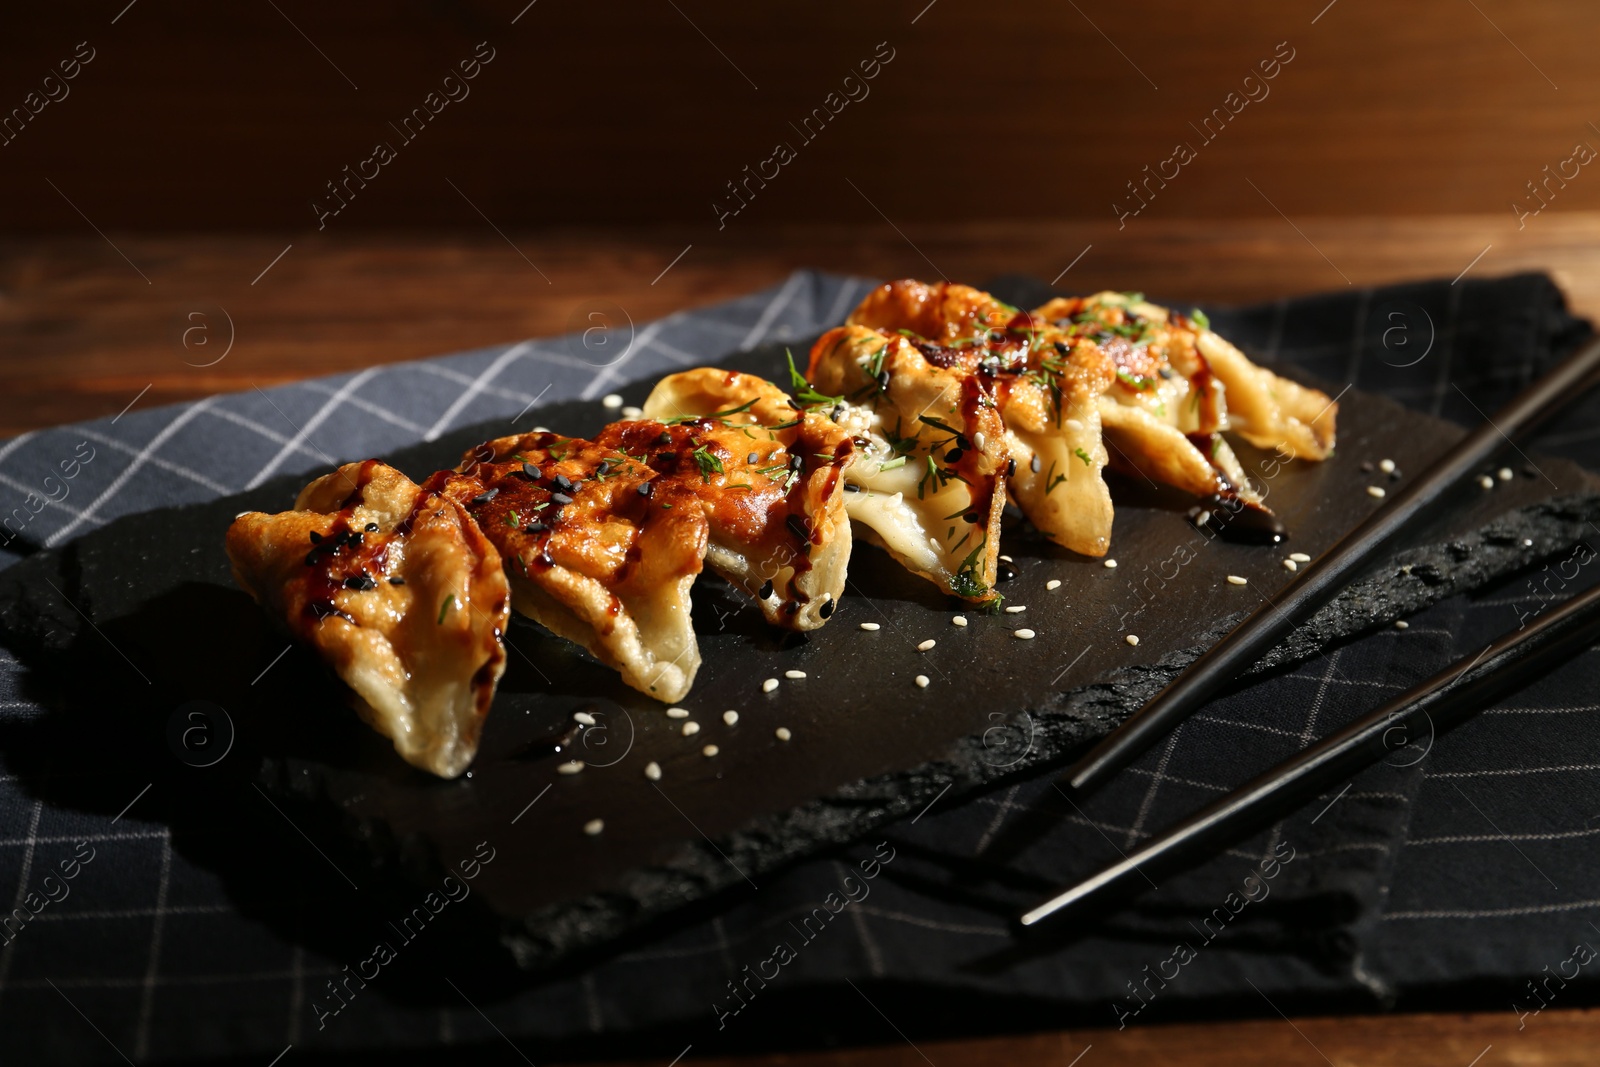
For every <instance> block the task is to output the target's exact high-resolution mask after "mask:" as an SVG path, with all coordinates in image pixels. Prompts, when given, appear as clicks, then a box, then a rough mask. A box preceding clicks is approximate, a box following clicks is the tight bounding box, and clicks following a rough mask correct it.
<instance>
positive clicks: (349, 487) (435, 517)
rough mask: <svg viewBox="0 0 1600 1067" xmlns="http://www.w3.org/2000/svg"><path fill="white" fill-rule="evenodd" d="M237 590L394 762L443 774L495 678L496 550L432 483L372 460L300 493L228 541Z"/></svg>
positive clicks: (471, 730)
mask: <svg viewBox="0 0 1600 1067" xmlns="http://www.w3.org/2000/svg"><path fill="white" fill-rule="evenodd" d="M227 551H228V558H229V560H230V561H231V563H232V565H233V573H234V577H235V579H236V580H237V581H238V583H239V585H240V586H241V587H243V588H244V590H245V591H246V592H248V593H249V594H250V595H251V596H252V597H254V598H255V599H256V601H257V602H259V603H260V604H261V605H262V606H263V607H265V608H266V609H267V610H268V611H269V612H270V613H271V614H272V615H273V616H274V617H275V618H276V619H277V620H278V621H279V622H280V623H282V624H283V625H284V626H285V627H286V628H287V629H288V631H289V633H290V634H291V635H292V636H293V637H294V638H295V639H297V640H299V641H302V642H304V643H305V644H308V645H310V646H311V647H312V648H314V649H315V650H316V651H317V653H318V654H319V655H320V656H321V657H322V659H323V660H324V661H325V662H327V663H328V664H330V665H331V666H332V667H333V669H334V670H335V671H336V672H337V673H338V675H339V677H340V678H341V679H343V680H344V682H345V684H347V685H348V686H349V687H350V688H351V690H352V691H353V692H354V695H355V697H356V710H357V711H358V713H359V714H360V715H361V717H362V718H363V719H364V720H366V721H367V723H369V724H370V725H371V726H372V727H373V728H374V729H375V730H377V731H378V732H379V733H381V734H383V735H384V736H386V737H388V738H390V739H391V740H392V741H393V742H394V747H395V751H396V752H398V753H399V754H400V755H401V757H402V758H404V759H405V760H406V762H408V763H410V764H412V765H413V766H416V767H420V768H422V769H423V770H427V771H431V772H433V773H434V774H437V775H439V776H441V777H444V778H454V777H456V776H457V775H459V774H460V773H461V772H462V771H464V770H466V768H467V766H468V765H469V764H470V763H471V762H472V758H473V756H474V755H475V754H476V752H477V748H478V737H479V734H480V732H481V730H482V727H483V720H484V718H485V716H487V715H488V713H489V704H490V702H491V701H492V700H493V698H494V690H495V685H496V683H497V682H498V681H499V679H500V675H501V673H502V672H503V671H504V670H505V648H504V646H503V644H502V634H503V633H504V631H505V626H506V621H507V618H508V612H509V607H510V590H509V588H508V587H507V584H506V578H505V573H504V572H503V571H502V569H501V565H500V555H499V553H498V552H497V551H496V550H495V547H494V545H493V544H491V543H490V542H489V541H488V540H487V539H486V538H485V537H484V536H483V533H482V531H481V530H480V529H479V528H478V525H477V523H476V522H474V521H473V519H472V517H471V516H470V515H468V514H467V513H466V511H465V510H464V509H463V508H462V507H461V506H460V505H459V504H458V503H457V502H456V501H454V500H452V499H451V498H450V497H449V496H447V495H444V494H441V493H440V492H438V486H437V485H434V484H432V483H430V486H428V487H424V486H419V485H417V484H416V483H414V482H412V481H411V480H410V479H409V478H407V477H406V476H405V475H403V474H401V473H400V472H399V471H397V470H395V469H394V468H393V467H390V466H387V465H385V464H383V463H380V462H379V461H377V460H370V459H369V460H367V461H365V462H364V463H348V464H346V465H344V466H343V467H340V468H339V469H338V470H337V471H335V472H334V473H332V474H328V475H324V476H323V477H321V478H318V479H317V480H316V481H314V482H312V483H311V484H310V485H308V486H306V488H305V489H304V490H302V491H301V493H300V496H299V498H298V499H297V500H296V501H295V506H294V510H293V511H286V512H282V513H280V514H277V515H267V514H263V513H261V512H247V513H245V514H243V515H240V516H238V517H237V518H236V519H234V521H233V524H232V525H231V526H229V528H228V533H227Z"/></svg>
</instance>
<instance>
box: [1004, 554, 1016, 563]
mask: <svg viewBox="0 0 1600 1067" xmlns="http://www.w3.org/2000/svg"><path fill="white" fill-rule="evenodd" d="M1000 558H1001V559H1003V560H1005V561H1006V562H1007V563H1015V562H1016V560H1014V559H1012V558H1011V557H1010V556H1001V557H1000Z"/></svg>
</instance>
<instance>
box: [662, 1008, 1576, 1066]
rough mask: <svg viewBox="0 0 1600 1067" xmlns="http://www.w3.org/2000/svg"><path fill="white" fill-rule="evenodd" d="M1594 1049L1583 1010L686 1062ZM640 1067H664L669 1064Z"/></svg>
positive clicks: (1505, 1053)
mask: <svg viewBox="0 0 1600 1067" xmlns="http://www.w3.org/2000/svg"><path fill="white" fill-rule="evenodd" d="M885 1029H886V1030H887V1027H885ZM888 1040H889V1041H893V1040H894V1038H893V1036H892V1035H891V1036H890V1037H889V1038H888ZM1086 1047H1087V1048H1088V1052H1087V1054H1085V1051H1084V1050H1085V1048H1086ZM1596 1048H1600V1010H1594V1009H1590V1010H1568V1011H1547V1012H1544V1013H1543V1014H1541V1015H1540V1016H1539V1018H1538V1021H1537V1025H1529V1027H1528V1028H1527V1030H1525V1031H1523V1032H1522V1033H1520V1034H1519V1033H1518V1032H1517V1023H1516V1017H1515V1016H1513V1015H1512V1014H1511V1013H1510V1012H1509V1011H1508V1012H1504V1013H1497V1014H1489V1013H1484V1014H1474V1015H1452V1014H1427V1015H1393V1016H1361V1017H1356V1018H1350V1017H1315V1018H1295V1019H1294V1020H1293V1021H1292V1023H1291V1021H1290V1020H1288V1019H1284V1018H1278V1017H1273V1018H1267V1019H1259V1020H1252V1021H1249V1022H1229V1023H1179V1024H1172V1025H1166V1026H1138V1027H1129V1028H1128V1029H1126V1030H1121V1031H1118V1030H1089V1029H1083V1030H1063V1031H1059V1032H1056V1033H1048V1034H1028V1035H1024V1036H1018V1037H997V1038H986V1039H983V1040H978V1041H937V1042H928V1043H926V1044H919V1045H918V1046H917V1047H913V1046H911V1045H910V1044H907V1043H904V1042H896V1043H893V1044H884V1045H882V1046H879V1047H875V1048H860V1049H846V1050H841V1051H833V1052H817V1053H797V1054H792V1055H775V1056H766V1057H757V1058H753V1059H752V1058H742V1059H721V1058H710V1059H699V1060H694V1061H692V1062H693V1063H694V1064H695V1065H696V1067H733V1065H735V1064H739V1065H741V1067H757V1065H769V1067H778V1065H780V1064H781V1065H782V1067H928V1064H937V1065H938V1067H991V1065H994V1064H1030V1065H1038V1067H1071V1065H1073V1064H1077V1065H1078V1067H1153V1065H1161V1064H1182V1065H1183V1067H1295V1065H1300V1064H1303V1065H1305V1067H1314V1065H1321V1064H1323V1063H1327V1064H1329V1065H1331V1067H1468V1065H1469V1064H1472V1065H1475V1067H1508V1065H1512V1067H1590V1065H1592V1064H1593V1063H1594V1062H1595V1049H1596ZM1486 1049H1487V1054H1485V1050H1486ZM1480 1055H1481V1056H1482V1058H1481V1059H1479V1058H1477V1057H1479V1056H1480ZM1079 1057H1081V1059H1080V1058H1079ZM640 1062H641V1063H644V1062H649V1063H652V1064H659V1065H664V1064H666V1063H667V1062H668V1060H667V1058H666V1057H664V1058H662V1059H661V1060H659V1061H640ZM685 1062H686V1063H687V1062H690V1061H685Z"/></svg>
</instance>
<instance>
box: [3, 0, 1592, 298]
mask: <svg viewBox="0 0 1600 1067" xmlns="http://www.w3.org/2000/svg"><path fill="white" fill-rule="evenodd" d="M125 8H127V10H124V9H125ZM275 8H276V9H277V10H275ZM119 13H121V14H120V17H118V15H119ZM519 13H520V15H521V17H520V18H519V17H518V15H519ZM113 18H116V22H115V23H114V24H113V22H112V19H113ZM514 19H515V20H516V21H515V22H513V20H514ZM6 21H7V25H6V32H4V33H3V34H0V115H8V114H10V112H11V109H13V108H16V107H20V106H24V103H25V101H26V100H27V99H28V94H29V93H30V92H34V91H40V90H41V89H43V88H46V87H45V86H44V82H43V79H44V78H45V77H46V76H47V75H49V74H50V73H51V72H52V71H53V70H56V69H57V67H58V64H59V63H60V62H61V60H63V59H65V58H68V57H70V56H72V55H73V53H74V50H75V48H76V46H77V44H78V42H80V41H87V42H88V45H89V47H90V48H91V49H93V52H94V57H95V58H94V59H93V60H92V61H91V62H90V63H89V65H87V66H86V67H84V68H83V69H82V71H81V72H80V73H79V75H78V77H77V78H75V79H74V80H73V81H71V82H70V83H68V85H67V86H66V89H67V90H68V91H69V92H68V95H66V96H65V98H63V99H60V100H59V101H58V102H56V103H48V104H42V105H39V107H40V110H39V113H38V114H37V115H36V116H32V117H31V118H24V119H22V120H19V122H18V124H17V125H18V130H19V131H20V132H16V133H15V134H14V135H8V136H14V139H13V140H10V141H9V142H8V143H0V159H3V160H4V166H3V167H0V203H3V204H4V205H5V220H6V226H7V227H9V228H11V229H12V230H18V229H29V230H36V231H37V230H53V231H70V232H88V231H87V230H86V229H85V228H84V223H83V219H82V218H80V216H79V215H78V214H77V211H76V210H75V209H74V207H73V204H75V205H76V206H77V208H81V209H82V211H83V213H84V214H85V215H87V216H88V217H89V218H91V219H93V220H94V221H95V223H96V224H97V225H99V226H100V227H101V228H102V229H105V230H108V231H109V230H112V229H126V228H139V229H156V228H167V229H173V228H182V229H195V230H212V231H214V230H223V229H234V230H237V229H248V228H259V227H279V228H284V229H286V230H290V231H294V232H300V233H309V232H312V231H314V230H315V229H316V226H317V221H316V219H317V216H316V214H315V213H314V212H313V210H312V208H311V203H312V201H313V199H314V198H318V197H323V196H325V192H324V190H325V183H326V182H328V181H330V180H334V179H337V178H338V177H339V176H340V174H341V171H342V168H344V167H345V166H347V165H349V166H355V165H356V164H358V163H359V161H361V160H362V159H363V158H366V157H367V156H368V155H369V154H370V153H371V150H372V148H373V146H374V144H375V143H377V142H380V141H388V142H391V143H392V144H393V145H394V147H395V150H396V153H397V157H398V158H397V159H396V160H395V161H394V162H392V163H389V164H387V165H385V166H383V167H382V168H381V174H380V176H379V177H376V178H374V179H373V180H372V181H371V182H370V183H369V184H368V185H366V186H365V187H361V188H358V189H357V190H356V191H355V195H354V199H353V200H352V201H351V203H350V207H349V208H348V209H347V210H346V211H344V212H343V213H342V214H341V215H339V216H338V217H337V218H336V219H334V220H332V221H331V222H330V223H329V226H328V228H329V229H337V230H350V229H360V228H371V227H393V226H417V225H427V226H443V225H461V224H468V223H470V224H472V225H474V226H477V225H479V224H481V222H482V220H481V219H480V217H479V216H478V214H477V211H476V210H475V208H474V207H473V206H472V205H471V204H469V203H467V202H466V200H465V199H464V198H463V196H462V195H460V193H464V194H466V196H467V197H470V198H471V200H472V202H473V203H474V204H476V205H477V207H478V208H481V209H482V211H483V212H484V214H486V215H487V216H488V217H489V218H491V219H494V220H495V221H496V222H497V223H498V224H499V225H500V226H502V227H504V228H509V227H512V226H549V225H561V224H579V225H586V226H597V225H626V224H635V223H641V222H650V223H654V222H662V221H671V222H680V223H687V224H692V225H694V226H695V227H696V228H697V233H698V234H699V236H700V238H702V239H709V238H710V235H711V234H713V233H716V232H717V227H716V216H715V214H714V212H713V209H712V202H713V200H714V199H715V198H717V197H719V196H726V192H725V183H726V182H728V181H737V180H739V179H740V178H741V175H742V173H743V168H744V167H745V166H746V165H749V166H751V167H752V168H755V167H757V166H758V165H759V164H760V162H761V161H762V160H763V159H766V158H767V157H769V156H770V155H771V153H772V151H773V148H774V147H775V145H776V144H778V143H787V144H788V145H789V146H790V147H791V148H792V149H793V150H794V152H795V153H796V157H797V158H796V159H795V160H794V161H793V162H791V163H788V164H786V165H784V166H783V167H782V168H781V172H780V176H779V177H776V178H774V179H773V180H771V181H770V182H769V183H768V184H767V185H766V186H765V187H759V188H757V190H756V192H755V197H754V200H753V201H752V202H751V205H750V207H749V208H748V209H747V210H746V211H745V212H744V213H743V214H741V215H740V216H739V217H738V219H737V220H736V221H735V222H732V223H730V224H729V225H730V226H732V225H735V224H737V225H743V224H746V223H760V224H766V225H772V224H781V223H788V222H800V221H804V222H833V223H841V224H847V223H862V222H878V221H880V217H879V214H878V209H879V208H881V209H882V211H883V212H884V213H885V214H887V215H888V216H889V217H890V218H893V219H895V220H896V221H897V222H898V223H900V224H901V225H905V224H907V223H923V222H931V221H936V220H944V221H954V222H968V221H974V220H980V219H989V218H996V217H999V218H1013V219H1016V218H1027V219H1032V218H1058V219H1059V218H1073V219H1094V220H1103V219H1110V218H1112V217H1113V212H1112V207H1111V205H1112V202H1113V200H1114V199H1117V198H1122V199H1124V200H1126V199H1127V197H1128V195H1129V193H1128V188H1127V183H1128V182H1130V181H1139V180H1141V178H1142V175H1143V168H1144V167H1145V166H1147V165H1148V166H1150V167H1152V168H1156V167H1157V166H1158V164H1159V163H1160V162H1161V161H1162V160H1163V159H1166V158H1168V157H1169V156H1170V155H1171V153H1172V151H1173V149H1174V147H1175V146H1176V145H1177V144H1179V143H1184V142H1187V143H1189V144H1190V145H1191V146H1192V148H1193V149H1194V150H1195V152H1196V153H1197V158H1196V159H1195V160H1194V161H1193V162H1191V163H1189V164H1187V165H1185V166H1183V167H1182V170H1181V175H1180V176H1179V177H1177V178H1175V179H1174V180H1173V181H1172V183H1171V185H1170V187H1168V188H1164V189H1160V190H1159V192H1158V194H1157V196H1156V199H1155V201H1154V203H1153V204H1152V206H1151V207H1150V209H1149V212H1148V213H1147V215H1146V216H1145V217H1146V218H1147V219H1148V218H1151V217H1154V218H1209V217H1219V216H1220V217H1255V218H1276V217H1277V210H1276V208H1282V209H1283V210H1284V211H1286V212H1287V213H1288V214H1289V215H1290V216H1291V217H1296V218H1298V217H1299V216H1300V215H1308V214H1357V213H1361V214H1389V215H1406V214H1420V213H1429V214H1442V213H1480V212H1481V213H1500V214H1504V215H1505V216H1506V217H1507V218H1511V217H1512V213H1511V203H1512V201H1513V200H1514V199H1515V198H1517V197H1519V196H1525V195H1526V183H1528V182H1530V181H1538V180H1541V179H1542V177H1543V168H1544V167H1545V166H1546V165H1549V166H1551V167H1555V166H1556V165H1557V164H1558V162H1559V161H1561V160H1563V159H1566V158H1568V157H1569V156H1570V154H1571V151H1572V148H1573V146H1574V144H1575V143H1576V142H1578V141H1580V140H1586V141H1588V142H1590V143H1591V144H1593V145H1595V146H1600V133H1597V132H1596V131H1595V129H1594V128H1593V127H1591V126H1590V125H1589V123H1590V122H1592V121H1595V122H1600V116H1597V115H1595V114H1593V113H1591V111H1592V109H1591V108H1590V102H1592V101H1593V100H1594V99H1595V97H1596V95H1597V93H1600V66H1597V65H1596V64H1595V63H1593V62H1592V54H1591V53H1592V47H1593V41H1594V39H1595V35H1596V32H1597V31H1600V8H1597V7H1596V6H1595V5H1594V4H1592V3H1586V2H1584V0H1539V2H1535V3H1521V4H1517V3H1512V2H1511V0H1474V2H1473V3H1470V4H1469V3H1466V2H1464V0H1417V2H1414V3H1409V4H1406V5H1404V6H1403V7H1395V6H1394V5H1385V4H1376V3H1371V2H1369V0H1338V2H1336V3H1332V4H1329V3H1328V2H1327V0H1296V2H1295V3H1290V4H1284V3H1279V2H1274V0H1238V2H1235V3H1230V4H1225V5H1217V4H1182V3H1177V2H1174V0H1131V2H1125V3H1110V2H1108V0H1083V2H1081V3H1077V4H1060V3H1049V2H1047V0H991V2H989V3H985V4H984V5H983V7H982V9H981V13H978V12H975V11H974V10H973V8H972V6H971V5H970V4H963V3H961V2H959V0H940V2H937V3H933V4H930V3H929V2H928V0H890V2H887V3H878V4H851V3H847V2H845V0H822V2H818V3H813V4H805V5H793V4H783V5H750V4H745V3H737V2H735V0H678V2H677V3H676V4H675V5H674V4H666V3H649V4H637V3H624V2H622V0H609V2H607V0H593V2H587V3H575V2H572V0H566V2H563V0H541V2H539V3H538V4H535V5H529V4H528V2H527V0H462V2H459V3H451V4H440V3H431V2H427V0H402V2H399V3H380V2H378V0H351V2H347V3H341V4H326V3H317V2H314V0H279V2H278V3H276V4H265V3H251V4H214V3H202V2H199V0H187V2H186V0H140V2H138V3H137V4H134V5H132V6H131V8H129V5H128V3H127V0H92V2H90V3H85V4H72V5H65V4H62V5H32V6H30V7H29V8H28V10H27V11H26V12H17V13H13V14H11V15H9V16H8V17H7V20H6ZM484 41H487V42H489V47H490V48H492V49H493V50H494V54H495V58H494V60H493V61H492V62H491V63H490V64H489V65H488V66H487V67H485V68H483V69H482V71H481V73H480V74H479V76H478V77H477V78H475V79H474V80H473V81H472V82H471V83H470V86H469V87H468V88H469V89H470V95H467V96H466V97H465V98H464V99H461V100H459V102H456V103H450V104H447V105H444V106H443V107H442V109H441V110H440V111H439V113H438V115H437V118H436V119H435V120H433V121H430V122H429V123H428V124H427V126H426V128H425V129H424V130H423V131H422V132H421V134H420V135H418V136H416V137H415V139H414V140H410V141H407V140H405V139H404V138H403V137H402V136H401V135H400V134H399V133H398V132H397V131H396V129H395V126H397V125H399V124H400V123H401V120H402V119H403V117H404V116H405V115H407V114H409V113H410V112H411V110H412V109H413V108H415V107H418V106H421V105H423V103H424V100H425V98H426V96H427V94H428V93H429V92H430V91H434V90H437V89H439V88H440V86H441V83H442V79H443V78H444V76H445V75H446V74H448V73H450V72H451V71H452V70H455V69H456V68H457V64H458V63H459V62H460V61H461V60H462V59H464V58H467V57H469V56H471V55H472V53H473V50H474V47H475V46H476V45H477V43H478V42H484ZM880 42H886V43H887V48H888V49H890V50H892V53H893V55H894V58H893V59H892V61H891V62H890V63H889V65H887V66H885V67H883V68H882V70H881V72H880V73H879V74H878V76H877V77H876V78H875V79H873V80H872V81H871V82H870V83H868V84H867V85H865V86H864V87H862V88H856V89H853V90H850V89H849V87H847V86H845V84H844V78H845V77H846V76H847V75H850V74H851V73H852V72H856V73H859V64H860V62H861V61H862V60H864V59H868V58H870V57H872V56H873V54H874V53H875V52H876V51H877V50H878V46H879V43H880ZM1280 42H1285V44H1284V46H1283V51H1282V54H1284V55H1290V54H1292V56H1293V58H1292V60H1290V61H1289V63H1288V64H1287V65H1286V66H1284V67H1283V68H1282V69H1281V71H1279V72H1278V74H1277V76H1276V77H1275V78H1273V79H1272V80H1271V81H1270V82H1267V83H1265V84H1264V86H1261V87H1255V88H1252V87H1251V86H1247V85H1246V84H1245V78H1246V77H1247V76H1248V75H1250V74H1251V72H1252V71H1257V72H1258V73H1259V64H1260V63H1261V62H1262V61H1263V60H1270V59H1271V58H1272V57H1273V56H1274V54H1275V53H1277V52H1279V50H1280V49H1279V45H1280ZM847 90H848V91H853V92H854V93H855V94H856V95H857V96H858V97H859V99H858V100H857V101H856V102H853V103H846V104H842V105H841V104H838V103H837V102H836V103H835V104H834V105H832V106H834V107H838V108H839V110H838V113H837V116H836V117H830V118H829V119H828V121H827V122H826V124H825V125H823V126H821V127H820V132H817V131H816V130H813V131H812V133H811V134H809V135H808V134H806V133H804V132H802V129H801V128H802V127H803V124H804V119H805V118H806V116H808V115H810V114H811V113H812V112H813V109H816V108H819V107H828V106H829V105H828V103H827V100H828V94H829V93H830V92H839V93H840V94H841V96H840V97H839V98H838V99H847V98H846V97H844V96H843V93H844V92H845V91H847ZM53 91H54V92H55V93H57V95H59V94H60V93H61V91H62V90H61V89H59V88H58V89H54V90H53ZM457 92H458V93H459V92H460V91H459V90H458V91H457ZM1230 92H1233V93H1238V94H1240V95H1239V96H1238V97H1237V98H1235V100H1234V101H1233V102H1231V103H1230V102H1229V100H1228V94H1229V93H1230ZM1246 92H1251V93H1254V94H1255V95H1256V97H1257V98H1258V99H1257V100H1255V101H1254V102H1250V103H1240V101H1243V100H1248V99H1249V98H1248V97H1247V96H1245V93H1246ZM863 94H865V95H863ZM37 99H41V100H42V99H44V97H43V95H42V94H41V96H40V97H39V98H37ZM1216 108H1225V109H1229V110H1231V109H1233V108H1237V109H1238V113H1237V115H1236V116H1234V117H1230V118H1228V119H1227V121H1226V123H1225V124H1221V120H1218V123H1219V124H1218V127H1217V128H1218V129H1220V130H1221V132H1220V133H1218V134H1216V136H1215V137H1214V138H1212V136H1211V134H1210V133H1207V132H1206V131H1205V124H1204V120H1205V117H1206V116H1207V115H1209V114H1211V113H1212V111H1213V109H1216ZM391 123H392V124H395V125H391ZM1191 124H1192V125H1191ZM0 140H3V139H0ZM1570 170H1571V168H1569V172H1570ZM47 179H48V181H49V182H54V183H55V184H56V185H57V186H58V187H59V189H60V193H59V194H58V193H57V192H56V191H55V190H52V188H51V187H50V185H49V184H48V183H47ZM446 179H450V180H451V181H454V182H455V183H456V185H457V186H459V189H460V193H458V192H457V191H456V190H454V189H452V188H451V186H450V185H449V184H448V183H447V181H446ZM847 179H848V181H847ZM851 182H853V183H854V184H855V186H856V188H852V187H851V184H850V183H851ZM1251 183H1254V185H1255V186H1256V188H1252V185H1251ZM1553 189H1554V194H1553V195H1554V196H1555V204H1556V205H1557V206H1558V207H1562V208H1566V207H1574V208H1586V209H1590V210H1593V209H1597V208H1600V179H1597V178H1595V177H1593V176H1591V175H1589V174H1588V173H1587V171H1585V172H1583V173H1582V175H1581V176H1579V177H1577V178H1575V179H1573V180H1572V181H1571V182H1570V183H1565V184H1561V185H1558V186H1554V187H1553ZM858 190H859V191H858ZM64 197H68V198H70V199H71V201H72V204H69V203H67V202H66V200H65V199H64ZM869 200H870V202H869ZM1269 201H1270V202H1269ZM1274 204H1275V205H1276V208H1275V207H1274V206H1273V205H1274ZM874 205H876V206H874ZM693 239H696V238H693V237H691V238H687V239H686V240H693ZM679 247H682V246H681V245H680V246H679ZM1058 269H1059V268H1058Z"/></svg>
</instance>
